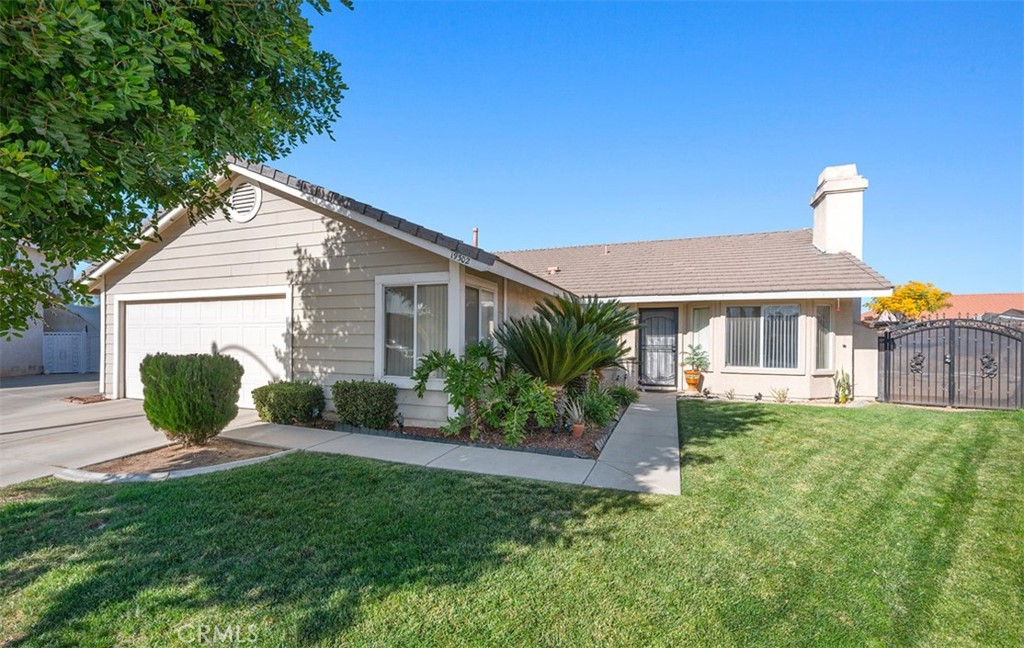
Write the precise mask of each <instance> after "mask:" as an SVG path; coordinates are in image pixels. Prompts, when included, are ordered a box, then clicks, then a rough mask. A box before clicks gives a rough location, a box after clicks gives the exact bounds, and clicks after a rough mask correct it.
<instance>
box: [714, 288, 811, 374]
mask: <svg viewBox="0 0 1024 648" xmlns="http://www.w3.org/2000/svg"><path fill="white" fill-rule="evenodd" d="M799 338H800V307H799V306H797V305H796V304H781V305H771V306H729V307H727V308H726V309H725V364H726V366H729V367H761V368H765V369H795V368H797V362H798V358H799Z"/></svg>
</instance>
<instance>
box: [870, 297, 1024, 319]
mask: <svg viewBox="0 0 1024 648" xmlns="http://www.w3.org/2000/svg"><path fill="white" fill-rule="evenodd" d="M1015 310H1016V311H1024V292H1019V293H971V294H964V295H951V296H950V298H949V306H947V307H946V308H943V309H942V310H939V311H936V312H934V313H927V315H926V317H928V318H929V319H947V318H956V317H966V318H974V317H981V316H982V315H989V314H994V315H1001V314H1003V313H1010V315H1011V316H1012V315H1013V312H1012V311H1015ZM861 319H863V320H865V321H869V322H870V321H874V320H876V319H878V315H877V314H876V313H875V312H874V311H866V312H865V313H864V314H863V315H861Z"/></svg>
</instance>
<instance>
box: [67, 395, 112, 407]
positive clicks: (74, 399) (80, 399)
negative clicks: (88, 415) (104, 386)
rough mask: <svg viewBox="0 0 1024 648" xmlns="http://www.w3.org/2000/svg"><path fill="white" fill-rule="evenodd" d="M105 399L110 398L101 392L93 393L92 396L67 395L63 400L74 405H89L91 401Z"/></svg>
mask: <svg viewBox="0 0 1024 648" xmlns="http://www.w3.org/2000/svg"><path fill="white" fill-rule="evenodd" d="M107 400H110V399H109V398H107V397H106V396H104V395H103V394H93V395H92V396H68V397H67V398H65V399H64V402H66V403H75V404H76V405H90V404H92V403H102V402H103V401H107Z"/></svg>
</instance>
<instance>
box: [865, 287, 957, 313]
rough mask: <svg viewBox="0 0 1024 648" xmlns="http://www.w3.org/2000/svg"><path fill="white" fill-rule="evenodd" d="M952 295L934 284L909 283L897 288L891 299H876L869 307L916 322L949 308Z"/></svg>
mask: <svg viewBox="0 0 1024 648" xmlns="http://www.w3.org/2000/svg"><path fill="white" fill-rule="evenodd" d="M951 296H952V295H951V293H948V292H945V291H944V290H942V289H940V288H936V287H935V284H933V283H924V282H921V281H908V282H907V283H905V284H902V285H900V286H896V288H894V289H893V291H892V295H890V296H889V297H876V298H875V299H872V300H871V301H870V302H868V307H869V308H871V310H873V311H875V312H876V313H881V312H882V311H889V312H890V313H892V314H893V315H895V316H897V317H899V318H900V319H902V320H916V319H918V318H920V317H921V315H923V314H924V313H934V312H936V311H940V310H942V309H943V308H947V307H948V306H949V298H950V297H951Z"/></svg>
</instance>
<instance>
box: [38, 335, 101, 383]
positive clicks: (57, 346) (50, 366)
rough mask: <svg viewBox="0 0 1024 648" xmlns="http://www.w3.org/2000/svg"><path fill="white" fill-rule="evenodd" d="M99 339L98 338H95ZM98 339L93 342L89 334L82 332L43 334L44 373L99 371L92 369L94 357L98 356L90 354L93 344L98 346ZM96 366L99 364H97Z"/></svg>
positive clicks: (97, 368) (96, 368) (95, 368)
mask: <svg viewBox="0 0 1024 648" xmlns="http://www.w3.org/2000/svg"><path fill="white" fill-rule="evenodd" d="M94 337H97V336H94ZM98 343H99V340H98V337H97V339H96V340H95V341H93V340H92V339H91V338H90V336H89V334H88V333H86V332H84V331H81V332H72V333H44V334H43V373H48V374H54V373H88V372H90V371H98V370H99V367H98V366H96V367H92V366H90V365H92V364H94V363H92V362H90V360H91V359H92V357H93V356H94V355H95V356H97V360H98V357H99V356H98V354H96V353H90V351H92V349H90V347H91V346H92V345H93V344H96V345H98ZM95 364H98V362H97V363H95Z"/></svg>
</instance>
